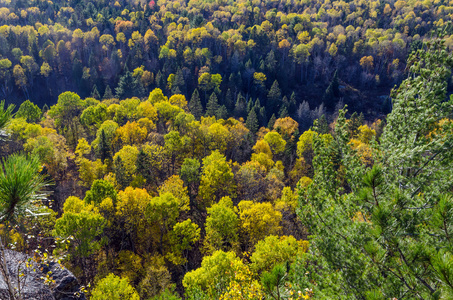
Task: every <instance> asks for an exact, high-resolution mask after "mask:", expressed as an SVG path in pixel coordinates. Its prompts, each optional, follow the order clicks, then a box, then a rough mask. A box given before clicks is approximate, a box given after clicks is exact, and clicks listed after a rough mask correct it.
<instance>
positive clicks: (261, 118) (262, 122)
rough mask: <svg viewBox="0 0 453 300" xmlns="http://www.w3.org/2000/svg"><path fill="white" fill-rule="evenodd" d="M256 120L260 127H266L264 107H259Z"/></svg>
mask: <svg viewBox="0 0 453 300" xmlns="http://www.w3.org/2000/svg"><path fill="white" fill-rule="evenodd" d="M258 120H259V122H260V126H263V127H265V126H266V125H267V115H266V107H264V106H261V108H260V110H259V114H258Z"/></svg>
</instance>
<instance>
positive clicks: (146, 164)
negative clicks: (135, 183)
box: [136, 149, 154, 183]
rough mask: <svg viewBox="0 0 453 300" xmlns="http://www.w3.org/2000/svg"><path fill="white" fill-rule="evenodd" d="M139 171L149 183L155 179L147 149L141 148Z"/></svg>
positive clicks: (138, 162) (138, 156) (138, 163)
mask: <svg viewBox="0 0 453 300" xmlns="http://www.w3.org/2000/svg"><path fill="white" fill-rule="evenodd" d="M136 164H137V173H138V174H140V175H141V176H143V178H145V179H146V182H147V183H151V182H152V181H153V179H154V178H153V176H152V172H151V160H150V157H149V155H148V154H146V152H145V151H143V149H142V150H140V152H139V153H138V155H137V163H136Z"/></svg>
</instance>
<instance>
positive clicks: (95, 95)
mask: <svg viewBox="0 0 453 300" xmlns="http://www.w3.org/2000/svg"><path fill="white" fill-rule="evenodd" d="M90 97H91V98H94V99H96V100H99V99H101V94H99V91H98V87H97V86H96V85H93V90H92V91H91V96H90Z"/></svg>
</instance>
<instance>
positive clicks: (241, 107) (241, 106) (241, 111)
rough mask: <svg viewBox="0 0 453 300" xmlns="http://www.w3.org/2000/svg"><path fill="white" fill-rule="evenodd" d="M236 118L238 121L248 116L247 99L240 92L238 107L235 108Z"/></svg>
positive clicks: (237, 101)
mask: <svg viewBox="0 0 453 300" xmlns="http://www.w3.org/2000/svg"><path fill="white" fill-rule="evenodd" d="M234 116H235V117H236V118H238V119H239V118H244V117H245V116H246V104H245V99H244V97H243V96H242V94H241V93H240V92H239V94H238V97H237V100H236V105H235V106H234Z"/></svg>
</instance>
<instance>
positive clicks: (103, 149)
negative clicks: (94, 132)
mask: <svg viewBox="0 0 453 300" xmlns="http://www.w3.org/2000/svg"><path fill="white" fill-rule="evenodd" d="M98 152H99V156H100V157H101V161H102V162H103V163H104V160H106V159H112V152H111V150H110V145H109V144H108V143H107V139H106V137H105V131H104V129H102V130H101V138H100V139H99V146H98Z"/></svg>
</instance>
